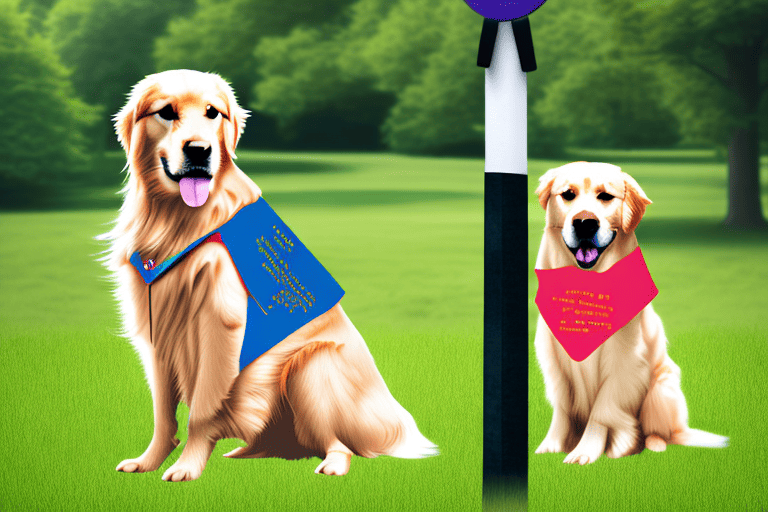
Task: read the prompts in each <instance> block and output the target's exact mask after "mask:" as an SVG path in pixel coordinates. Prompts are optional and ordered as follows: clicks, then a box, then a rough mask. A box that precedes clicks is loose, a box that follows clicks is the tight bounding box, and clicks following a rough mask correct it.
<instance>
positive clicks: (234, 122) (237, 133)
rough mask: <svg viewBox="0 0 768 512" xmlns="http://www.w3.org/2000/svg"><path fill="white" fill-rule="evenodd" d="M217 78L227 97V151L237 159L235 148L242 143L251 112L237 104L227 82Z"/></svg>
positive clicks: (225, 131)
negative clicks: (246, 122)
mask: <svg viewBox="0 0 768 512" xmlns="http://www.w3.org/2000/svg"><path fill="white" fill-rule="evenodd" d="M215 76H216V77H217V78H218V80H219V87H220V88H221V90H222V91H223V92H224V95H225V96H226V97H227V117H229V122H228V123H226V126H225V128H224V136H225V138H226V146H227V151H228V152H229V156H230V157H231V158H236V157H235V148H236V147H237V143H238V142H239V141H240V137H241V136H242V134H243V130H245V120H246V119H248V116H249V115H250V112H248V111H247V110H245V109H244V108H242V107H241V106H240V105H238V104H237V98H235V93H234V91H233V90H232V87H230V85H229V84H228V83H227V81H226V80H224V79H223V78H221V77H220V76H218V75H215Z"/></svg>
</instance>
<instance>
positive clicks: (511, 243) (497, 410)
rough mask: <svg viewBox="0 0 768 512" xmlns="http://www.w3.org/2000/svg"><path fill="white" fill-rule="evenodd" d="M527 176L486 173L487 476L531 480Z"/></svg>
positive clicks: (484, 441)
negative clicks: (529, 467) (529, 471)
mask: <svg viewBox="0 0 768 512" xmlns="http://www.w3.org/2000/svg"><path fill="white" fill-rule="evenodd" d="M527 191H528V176H527V175H525V174H511V173H493V172H490V173H489V172H486V173H485V277H484V281H485V291H484V322H485V326H484V333H483V338H484V354H483V355H484V359H483V366H484V374H485V375H484V380H483V385H484V388H483V475H484V478H485V477H518V478H523V479H527V477H528V197H527V196H528V193H527Z"/></svg>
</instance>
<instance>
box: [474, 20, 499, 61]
mask: <svg viewBox="0 0 768 512" xmlns="http://www.w3.org/2000/svg"><path fill="white" fill-rule="evenodd" d="M498 33H499V22H498V21H496V20H489V19H488V18H484V19H483V31H482V32H480V47H479V48H478V49H477V65H478V66H480V67H481V68H488V67H491V60H492V59H493V47H494V46H496V35H497V34H498Z"/></svg>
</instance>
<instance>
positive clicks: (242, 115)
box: [227, 96, 250, 158]
mask: <svg viewBox="0 0 768 512" xmlns="http://www.w3.org/2000/svg"><path fill="white" fill-rule="evenodd" d="M232 101H233V102H234V101H235V99H234V96H233V98H232ZM230 105H232V104H230ZM229 116H230V117H229V119H230V123H229V124H231V125H232V126H231V127H230V128H229V129H228V131H229V132H233V133H228V135H227V139H228V140H227V150H228V151H229V154H230V156H231V157H232V158H235V148H236V147H237V143H238V142H239V141H240V136H241V135H242V134H243V130H245V120H246V119H248V116H250V112H248V111H247V110H245V109H244V108H241V107H240V105H238V104H237V103H234V106H230V107H229Z"/></svg>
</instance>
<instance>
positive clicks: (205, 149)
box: [183, 141, 211, 166]
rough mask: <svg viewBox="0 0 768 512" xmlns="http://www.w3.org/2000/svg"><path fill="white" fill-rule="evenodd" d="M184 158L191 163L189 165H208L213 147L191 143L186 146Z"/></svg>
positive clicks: (202, 143) (195, 142)
mask: <svg viewBox="0 0 768 512" xmlns="http://www.w3.org/2000/svg"><path fill="white" fill-rule="evenodd" d="M183 151H184V156H185V157H186V158H187V160H188V161H189V165H203V166H204V165H208V158H210V156H211V145H210V144H207V143H204V142H200V141H190V142H187V143H186V144H184V149H183Z"/></svg>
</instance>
